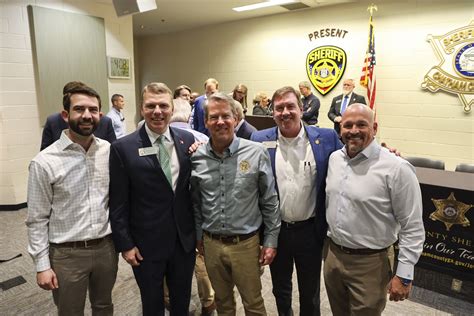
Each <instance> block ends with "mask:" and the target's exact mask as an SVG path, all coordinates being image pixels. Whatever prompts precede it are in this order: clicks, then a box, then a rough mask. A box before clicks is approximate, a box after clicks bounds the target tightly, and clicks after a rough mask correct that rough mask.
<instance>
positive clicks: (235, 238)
mask: <svg viewBox="0 0 474 316" xmlns="http://www.w3.org/2000/svg"><path fill="white" fill-rule="evenodd" d="M257 232H258V230H256V231H254V232H251V233H248V234H242V235H219V234H213V233H210V232H207V231H204V234H205V235H206V236H208V237H209V238H211V239H215V240H219V241H220V242H222V243H223V244H237V243H238V242H240V241H244V240H247V239H249V238H252V237H253V236H255V235H256V234H257Z"/></svg>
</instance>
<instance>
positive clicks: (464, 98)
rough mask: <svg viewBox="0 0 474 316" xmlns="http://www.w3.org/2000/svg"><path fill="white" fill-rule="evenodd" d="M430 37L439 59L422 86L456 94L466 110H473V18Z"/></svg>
mask: <svg viewBox="0 0 474 316" xmlns="http://www.w3.org/2000/svg"><path fill="white" fill-rule="evenodd" d="M428 41H429V42H430V44H431V46H432V48H433V51H434V52H435V54H436V56H437V57H438V59H439V60H440V63H439V64H438V65H437V66H434V67H432V68H431V69H430V71H428V73H427V74H426V75H425V79H424V81H423V83H422V84H421V87H422V88H423V89H428V90H429V91H431V92H437V91H438V90H443V91H446V92H448V93H452V94H457V95H458V97H459V99H460V100H461V103H462V105H463V106H464V111H465V112H470V111H471V107H472V106H473V105H474V21H471V23H470V24H469V25H468V26H465V27H461V28H458V29H455V30H453V31H451V32H448V33H446V34H444V35H440V36H432V35H428Z"/></svg>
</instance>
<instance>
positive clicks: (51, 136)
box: [40, 113, 117, 150]
mask: <svg viewBox="0 0 474 316" xmlns="http://www.w3.org/2000/svg"><path fill="white" fill-rule="evenodd" d="M68 128H69V125H68V124H67V123H66V121H64V120H63V118H62V116H61V113H54V114H51V115H50V116H48V118H47V119H46V123H45V124H44V128H43V135H42V137H41V148H40V150H43V149H45V148H46V147H48V146H49V145H51V144H52V143H54V142H55V141H57V140H58V139H59V137H61V133H62V131H63V130H65V129H68ZM94 135H95V136H96V137H99V138H102V139H105V140H106V141H108V142H109V143H112V142H113V141H115V140H116V139H117V137H116V136H115V132H114V127H113V126H112V120H111V119H110V118H109V117H107V116H105V115H104V116H102V117H101V118H100V122H99V126H97V129H96V130H95V132H94Z"/></svg>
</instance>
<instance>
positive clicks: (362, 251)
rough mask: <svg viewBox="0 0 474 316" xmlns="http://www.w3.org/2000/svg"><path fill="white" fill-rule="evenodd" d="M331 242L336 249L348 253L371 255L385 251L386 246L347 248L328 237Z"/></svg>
mask: <svg viewBox="0 0 474 316" xmlns="http://www.w3.org/2000/svg"><path fill="white" fill-rule="evenodd" d="M329 241H330V242H331V245H332V246H334V247H336V248H337V249H339V250H341V251H342V252H344V253H346V254H348V255H373V254H375V253H380V252H384V251H387V248H382V249H370V248H358V249H352V248H347V247H344V246H340V245H338V244H336V243H335V242H334V241H332V239H329Z"/></svg>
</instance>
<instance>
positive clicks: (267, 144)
mask: <svg viewBox="0 0 474 316" xmlns="http://www.w3.org/2000/svg"><path fill="white" fill-rule="evenodd" d="M262 144H263V146H265V148H267V149H275V148H276V147H277V142H276V141H275V140H271V141H267V142H262Z"/></svg>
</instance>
